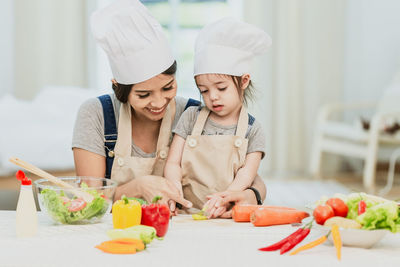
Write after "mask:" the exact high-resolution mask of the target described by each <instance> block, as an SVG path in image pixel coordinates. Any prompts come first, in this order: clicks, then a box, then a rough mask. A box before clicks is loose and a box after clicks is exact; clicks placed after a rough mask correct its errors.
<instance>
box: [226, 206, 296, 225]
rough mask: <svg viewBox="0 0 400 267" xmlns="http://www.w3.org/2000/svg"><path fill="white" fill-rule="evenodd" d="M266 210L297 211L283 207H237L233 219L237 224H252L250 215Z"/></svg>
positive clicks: (234, 208) (233, 212)
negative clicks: (257, 210) (256, 211)
mask: <svg viewBox="0 0 400 267" xmlns="http://www.w3.org/2000/svg"><path fill="white" fill-rule="evenodd" d="M264 208H271V209H283V210H295V209H293V208H288V207H281V206H259V205H235V206H234V207H233V209H232V218H233V220H234V221H235V222H250V214H251V213H252V212H253V211H255V210H256V209H264Z"/></svg>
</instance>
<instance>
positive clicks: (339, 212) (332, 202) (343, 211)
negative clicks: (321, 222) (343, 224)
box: [326, 198, 349, 217]
mask: <svg viewBox="0 0 400 267" xmlns="http://www.w3.org/2000/svg"><path fill="white" fill-rule="evenodd" d="M326 204H327V205H329V206H331V207H332V209H333V212H334V213H335V216H340V217H346V216H347V212H348V211H349V208H348V207H347V205H346V203H344V201H343V200H341V199H340V198H330V199H328V201H327V202H326Z"/></svg>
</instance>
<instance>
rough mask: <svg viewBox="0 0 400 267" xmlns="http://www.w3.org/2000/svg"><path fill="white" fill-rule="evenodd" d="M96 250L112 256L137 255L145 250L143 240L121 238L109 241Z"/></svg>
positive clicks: (98, 246)
mask: <svg viewBox="0 0 400 267" xmlns="http://www.w3.org/2000/svg"><path fill="white" fill-rule="evenodd" d="M96 248H98V249H100V250H102V251H103V252H106V253H111V254H135V253H136V252H137V251H141V250H144V249H145V245H144V244H143V242H142V240H138V239H132V238H121V239H115V240H109V241H105V242H103V243H101V244H100V245H97V246H96Z"/></svg>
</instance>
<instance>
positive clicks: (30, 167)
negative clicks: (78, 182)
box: [9, 157, 94, 203]
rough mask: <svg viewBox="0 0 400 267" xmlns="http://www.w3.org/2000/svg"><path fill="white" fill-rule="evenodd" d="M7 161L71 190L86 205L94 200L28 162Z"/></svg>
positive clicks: (13, 159)
mask: <svg viewBox="0 0 400 267" xmlns="http://www.w3.org/2000/svg"><path fill="white" fill-rule="evenodd" d="M9 161H10V162H12V163H14V164H15V165H17V166H19V167H21V168H24V169H25V170H27V171H29V172H31V173H34V174H36V175H38V176H40V177H42V178H45V179H46V180H49V181H50V182H52V183H53V184H56V185H58V186H60V187H64V188H67V189H69V190H71V191H72V192H73V193H74V194H75V195H76V196H77V197H81V198H83V200H85V201H86V202H88V203H90V202H92V201H93V199H94V197H93V196H92V195H91V194H89V193H87V192H85V191H82V190H80V189H77V188H76V187H74V186H72V185H71V184H69V183H66V182H64V181H63V180H61V179H59V178H57V177H55V176H53V175H51V174H50V173H48V172H45V171H44V170H42V169H39V168H38V167H36V166H34V165H32V164H30V163H28V162H25V161H23V160H22V159H19V158H15V157H12V158H10V159H9Z"/></svg>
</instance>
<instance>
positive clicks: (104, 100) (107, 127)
mask: <svg viewBox="0 0 400 267" xmlns="http://www.w3.org/2000/svg"><path fill="white" fill-rule="evenodd" d="M97 98H98V99H99V100H100V103H101V106H102V107H103V118H104V149H105V153H106V173H105V178H110V177H111V168H112V165H113V162H114V147H115V143H116V142H117V137H118V132H117V124H116V122H115V113H114V106H113V104H112V100H111V97H110V95H102V96H99V97H97Z"/></svg>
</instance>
